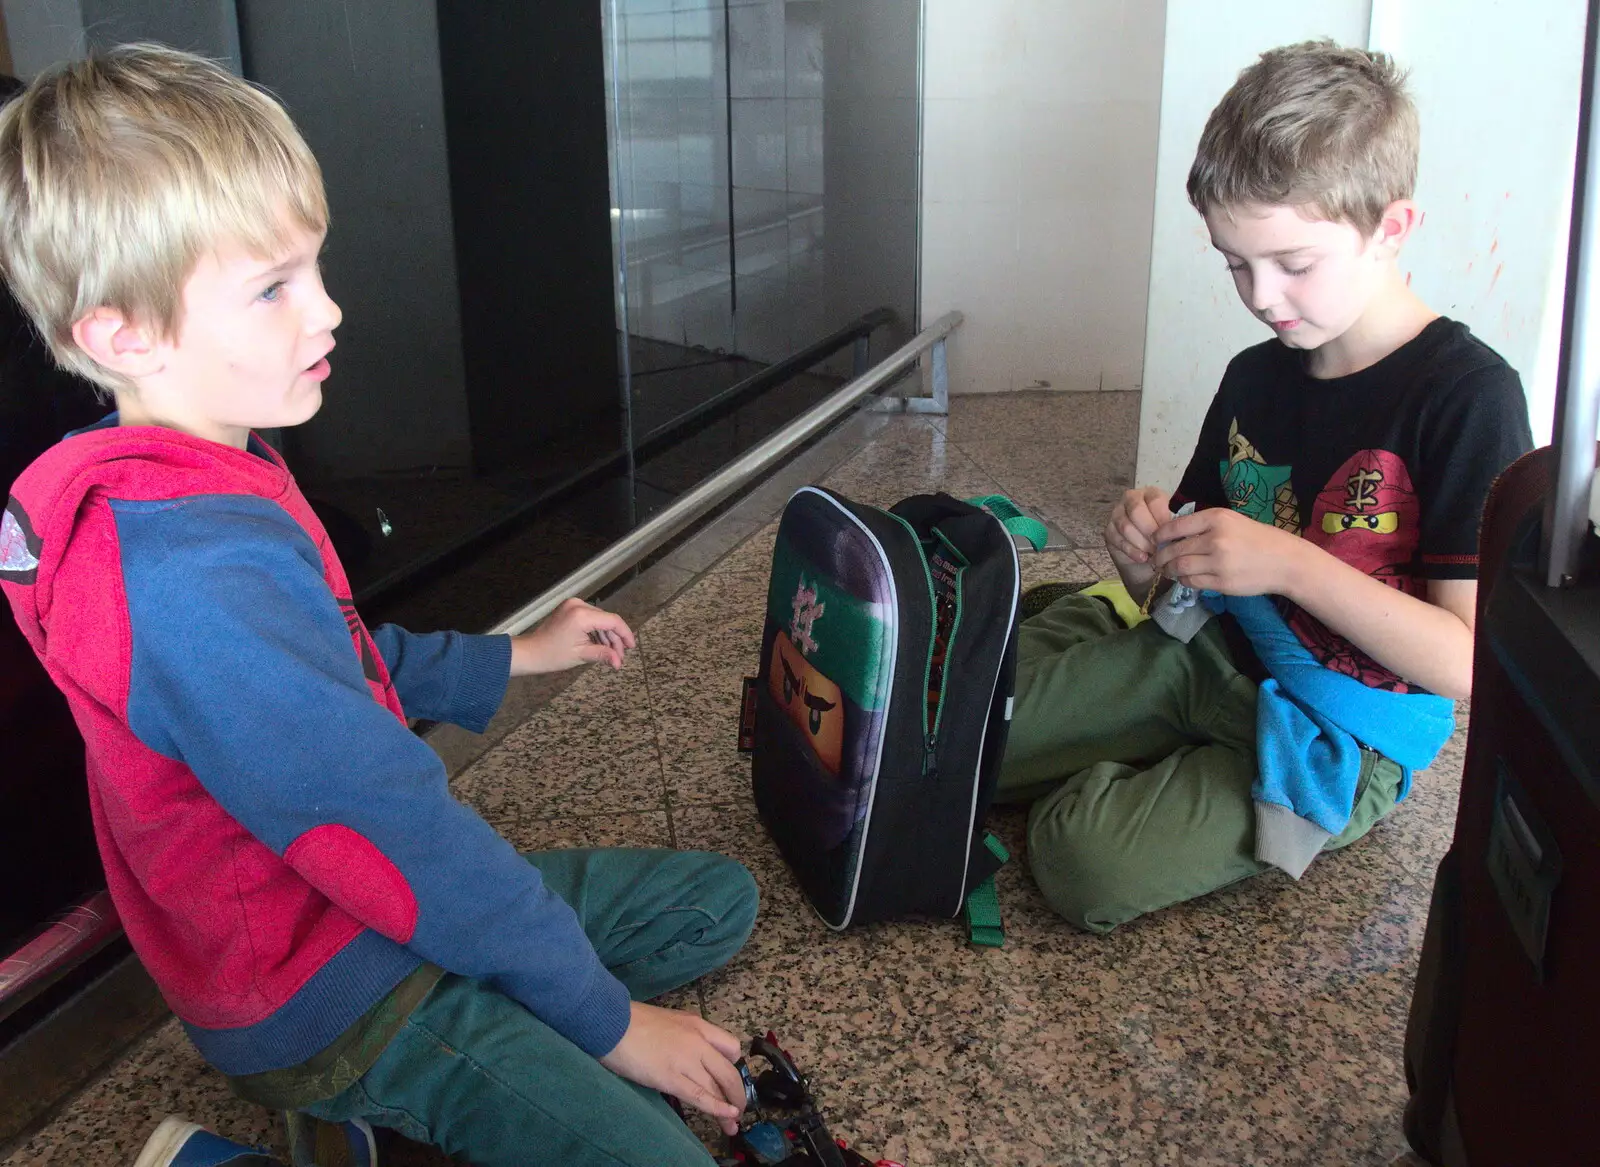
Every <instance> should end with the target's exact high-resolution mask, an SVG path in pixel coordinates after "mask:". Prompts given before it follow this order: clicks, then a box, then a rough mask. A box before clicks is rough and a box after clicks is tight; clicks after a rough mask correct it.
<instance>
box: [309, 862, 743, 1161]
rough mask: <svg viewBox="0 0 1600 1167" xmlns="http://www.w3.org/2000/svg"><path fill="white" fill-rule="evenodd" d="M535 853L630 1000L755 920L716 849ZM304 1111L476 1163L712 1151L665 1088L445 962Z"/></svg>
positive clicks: (690, 969) (739, 876)
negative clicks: (372, 1051) (334, 1090)
mask: <svg viewBox="0 0 1600 1167" xmlns="http://www.w3.org/2000/svg"><path fill="white" fill-rule="evenodd" d="M527 860H528V862H530V863H532V864H533V865H534V866H535V867H537V868H538V869H539V874H540V876H541V877H542V878H543V879H544V883H545V886H546V887H548V888H549V889H550V890H551V891H553V892H555V893H556V894H557V895H559V896H560V897H561V898H562V899H564V900H566V901H567V903H569V904H570V905H572V908H573V910H574V911H576V912H577V914H578V919H579V920H580V921H582V923H583V928H584V931H585V932H586V933H587V934H588V936H589V939H590V940H591V941H592V942H593V943H594V946H595V950H596V951H597V952H599V954H600V959H601V960H602V961H603V962H604V963H605V964H606V966H607V967H608V968H610V970H611V971H612V972H613V973H615V974H616V976H617V977H618V979H620V980H621V981H622V983H623V984H624V985H626V986H627V987H628V991H629V993H630V994H632V996H633V998H634V999H635V1000H645V999H648V998H651V997H655V996H658V995H659V994H661V993H664V992H666V991H667V990H668V989H672V988H675V987H677V986H679V985H683V984H687V983H688V982H689V981H692V980H694V979H695V978H696V977H698V976H700V975H701V974H702V973H706V972H709V971H710V970H712V969H714V968H717V967H718V966H720V965H722V964H723V963H725V962H726V961H727V960H728V959H729V958H730V957H731V956H733V954H734V953H736V952H738V951H739V948H740V946H741V945H743V943H744V941H745V938H746V937H747V936H748V935H749V934H750V929H751V927H752V925H753V924H754V923H755V918H756V906H757V892H756V885H755V881H754V880H753V879H751V878H750V873H749V872H747V871H746V870H745V869H744V868H743V867H741V866H740V865H739V864H738V863H736V862H734V861H733V860H732V859H728V858H725V857H724V856H721V855H711V854H707V853H704V852H694V851H663V850H597V851H543V852H535V853H533V854H530V855H528V856H527ZM305 1110H306V1113H308V1114H312V1115H314V1116H316V1117H317V1118H321V1119H326V1120H329V1121H333V1122H342V1121H345V1120H348V1119H352V1118H364V1119H366V1120H367V1121H368V1122H370V1123H372V1124H373V1125H374V1126H384V1127H390V1128H392V1129H394V1130H398V1131H399V1132H400V1133H401V1134H403V1135H405V1136H406V1137H407V1138H410V1139H414V1140H416V1141H417V1142H423V1143H432V1144H434V1145H435V1146H438V1147H442V1148H443V1149H444V1150H445V1151H446V1152H448V1153H449V1154H450V1155H452V1156H456V1157H459V1158H460V1159H461V1160H462V1161H464V1162H468V1163H473V1164H476V1167H529V1165H531V1164H544V1163H549V1164H561V1165H562V1167H579V1165H585V1167H587V1165H590V1164H596V1165H598V1164H606V1165H621V1164H630V1165H632V1164H638V1165H639V1167H644V1165H646V1164H648V1165H649V1167H680V1165H681V1167H688V1165H691V1164H692V1165H694V1167H706V1165H709V1164H710V1163H711V1162H712V1159H711V1156H710V1154H709V1153H708V1152H707V1151H706V1149H705V1147H704V1146H703V1145H702V1144H701V1142H700V1140H699V1139H698V1138H696V1137H695V1136H694V1135H693V1134H691V1133H690V1131H689V1128H688V1127H686V1126H685V1125H684V1123H683V1120H682V1119H680V1118H679V1117H678V1116H677V1115H676V1114H674V1113H673V1111H672V1108H671V1107H669V1106H668V1105H667V1104H666V1102H665V1101H664V1100H663V1099H662V1097H661V1095H660V1094H658V1093H656V1092H655V1091H653V1090H647V1089H645V1088H644V1087H642V1086H636V1085H635V1084H634V1083H632V1082H629V1081H627V1080H626V1079H624V1078H620V1077H618V1076H617V1075H615V1074H613V1073H612V1072H611V1071H610V1070H607V1069H606V1068H605V1067H604V1066H602V1065H601V1064H600V1063H599V1062H597V1061H596V1060H595V1059H594V1058H593V1057H591V1056H590V1055H588V1054H586V1053H584V1052H583V1051H582V1050H581V1049H579V1048H578V1047H577V1046H575V1045H573V1044H572V1043H571V1042H570V1041H568V1040H567V1039H566V1038H564V1037H562V1036H561V1035H560V1034H558V1033H557V1032H556V1031H555V1030H553V1029H551V1028H550V1027H549V1026H548V1025H546V1024H545V1023H544V1022H542V1021H540V1020H539V1019H538V1018H537V1017H535V1016H534V1015H533V1014H532V1013H529V1012H528V1011H527V1010H526V1009H524V1008H523V1007H522V1006H521V1005H519V1004H517V1003H516V1002H515V1001H512V1000H511V999H510V998H509V997H505V996H503V995H502V994H500V993H498V992H496V991H495V990H494V989H491V988H488V987H486V986H484V985H482V984H480V983H479V982H477V981H474V980H471V979H469V978H467V977H459V976H452V975H446V976H445V977H444V979H443V980H441V981H440V982H439V984H438V985H437V986H435V987H434V989H433V991H432V993H430V994H429V995H428V996H427V997H426V998H425V999H424V1000H423V1002H422V1003H421V1004H420V1005H418V1006H417V1008H416V1010H415V1011H413V1013H412V1014H411V1016H410V1018H409V1019H408V1020H407V1022H406V1023H405V1025H404V1027H403V1028H402V1029H401V1030H400V1032H399V1033H398V1034H396V1035H395V1037H394V1039H393V1040H392V1041H390V1043H389V1044H388V1046H387V1047H385V1049H384V1052H383V1054H382V1055H381V1056H380V1057H379V1059H378V1062H377V1064H376V1065H374V1066H373V1067H372V1069H370V1070H368V1071H367V1072H366V1073H365V1074H364V1075H362V1077H361V1078H360V1079H359V1080H358V1081H357V1082H356V1083H355V1084H354V1085H353V1086H351V1087H350V1088H349V1089H348V1090H346V1091H344V1092H343V1093H342V1094H339V1095H338V1096H336V1097H334V1098H331V1099H328V1100H327V1101H325V1102H319V1103H317V1104H315V1105H313V1106H308V1107H306V1108H305Z"/></svg>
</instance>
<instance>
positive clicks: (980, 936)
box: [967, 835, 1011, 948]
mask: <svg viewBox="0 0 1600 1167" xmlns="http://www.w3.org/2000/svg"><path fill="white" fill-rule="evenodd" d="M983 845H984V846H985V847H987V848H988V849H989V854H990V855H992V856H993V857H994V858H995V860H996V861H997V862H996V864H995V866H997V867H998V866H999V865H1000V864H1001V863H1004V862H1005V861H1006V860H1008V859H1010V858H1011V852H1010V851H1007V850H1006V847H1005V844H1004V843H1002V842H1001V841H1000V840H999V839H997V838H995V837H994V836H993V835H985V836H984V837H983ZM967 939H968V940H970V941H972V943H974V944H979V945H982V946H983V947H985V948H1000V947H1002V946H1004V944H1005V942H1006V929H1005V925H1004V924H1003V923H1001V920H1000V897H999V895H998V894H997V893H996V892H995V890H994V876H993V874H991V875H989V877H988V878H986V879H985V880H984V881H983V882H982V883H980V884H979V885H978V886H977V887H975V888H973V889H972V890H971V891H970V892H968V893H967Z"/></svg>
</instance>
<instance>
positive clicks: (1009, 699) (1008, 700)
mask: <svg viewBox="0 0 1600 1167" xmlns="http://www.w3.org/2000/svg"><path fill="white" fill-rule="evenodd" d="M1016 703H1017V699H1016V698H1015V697H1007V698H1006V720H1007V721H1010V720H1011V707H1012V706H1013V705H1015V704H1016Z"/></svg>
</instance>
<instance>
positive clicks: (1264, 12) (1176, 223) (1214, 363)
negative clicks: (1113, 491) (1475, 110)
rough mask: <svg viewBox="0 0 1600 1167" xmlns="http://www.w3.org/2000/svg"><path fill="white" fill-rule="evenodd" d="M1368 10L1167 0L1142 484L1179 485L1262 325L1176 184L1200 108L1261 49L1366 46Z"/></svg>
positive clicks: (1352, 4) (1336, 4) (1338, 4)
mask: <svg viewBox="0 0 1600 1167" xmlns="http://www.w3.org/2000/svg"><path fill="white" fill-rule="evenodd" d="M1370 12H1371V0H1302V2H1300V3H1297V4H1263V3H1261V2H1260V0H1168V3H1167V27H1166V60H1165V62H1164V65H1163V69H1162V75H1161V92H1162V100H1161V136H1160V145H1159V147H1158V150H1157V161H1156V185H1155V231H1154V239H1153V247H1152V258H1151V264H1150V286H1149V292H1150V296H1149V325H1148V331H1147V333H1146V336H1145V340H1144V398H1143V402H1142V406H1141V411H1140V420H1139V463H1138V470H1137V472H1136V477H1137V480H1138V481H1139V482H1140V483H1151V484H1155V485H1159V486H1163V487H1165V488H1166V489H1168V490H1171V489H1173V488H1174V487H1176V486H1177V484H1178V479H1179V478H1180V477H1181V476H1182V474H1183V468H1184V467H1185V466H1186V465H1187V464H1188V461H1189V455H1190V454H1191V453H1192V452H1193V450H1194V440H1195V435H1196V434H1197V433H1198V432H1199V429H1200V420H1201V418H1202V417H1204V416H1205V411H1206V406H1207V405H1209V404H1210V402H1211V397H1212V394H1214V393H1215V392H1216V389H1217V382H1218V381H1220V380H1221V378H1222V371H1223V369H1225V368H1226V367H1227V364H1228V359H1229V358H1230V357H1231V356H1233V354H1234V353H1236V352H1238V351H1239V350H1240V349H1242V348H1245V347H1246V346H1248V345H1252V344H1256V343H1258V342H1260V341H1263V340H1266V339H1267V337H1268V335H1269V334H1268V332H1267V329H1266V328H1265V327H1264V326H1263V325H1262V324H1261V323H1260V322H1259V321H1257V320H1256V319H1255V318H1254V317H1252V316H1251V315H1250V314H1249V313H1248V312H1247V311H1246V310H1245V307H1244V305H1243V304H1241V303H1240V302H1239V297H1238V294H1237V293H1236V292H1235V291H1234V289H1233V280H1232V279H1231V278H1230V277H1229V276H1228V273H1227V271H1226V270H1225V267H1224V264H1223V261H1222V257H1221V256H1219V255H1218V254H1217V253H1216V252H1215V251H1214V250H1212V247H1211V240H1210V237H1209V236H1208V235H1207V234H1206V229H1205V224H1204V223H1203V222H1202V221H1201V219H1200V216H1199V215H1198V214H1196V213H1195V210H1194V208H1193V207H1191V206H1190V205H1189V196H1188V194H1187V192H1186V190H1185V183H1186V182H1187V180H1188V177H1189V166H1190V164H1191V163H1193V162H1194V151H1195V146H1196V145H1197V144H1198V143H1199V141H1200V131H1201V130H1202V129H1203V128H1204V127H1205V122H1206V117H1207V116H1208V115H1209V114H1210V112H1211V110H1212V108H1213V107H1214V106H1215V105H1216V104H1217V101H1218V100H1219V99H1220V98H1221V97H1222V95H1223V94H1224V93H1225V92H1227V89H1228V86H1230V85H1232V84H1233V82H1234V79H1235V78H1236V77H1238V75H1239V71H1240V70H1241V69H1243V68H1244V67H1245V66H1246V65H1249V64H1250V63H1251V62H1252V61H1254V60H1255V59H1256V58H1257V57H1259V56H1260V55H1261V54H1262V53H1263V52H1265V51H1266V50H1267V49H1270V48H1273V47H1274V46H1277V45H1283V44H1292V43H1294V42H1295V41H1303V40H1309V39H1311V38H1313V37H1320V36H1329V37H1332V38H1333V39H1334V40H1337V41H1339V42H1340V43H1342V44H1365V43H1366V40H1367V26H1368V21H1369V17H1370Z"/></svg>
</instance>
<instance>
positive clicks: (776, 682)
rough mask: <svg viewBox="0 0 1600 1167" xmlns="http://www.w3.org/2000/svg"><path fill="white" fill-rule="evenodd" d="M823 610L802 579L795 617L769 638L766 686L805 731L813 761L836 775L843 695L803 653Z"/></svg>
mask: <svg viewBox="0 0 1600 1167" xmlns="http://www.w3.org/2000/svg"><path fill="white" fill-rule="evenodd" d="M826 611H827V605H826V604H819V603H817V589H816V587H815V586H814V585H813V586H812V587H809V588H808V587H806V586H805V581H804V579H802V580H801V582H800V585H799V587H798V588H796V595H795V600H794V619H793V620H792V621H791V622H790V625H789V628H788V629H787V630H783V631H779V632H778V634H777V635H776V636H774V637H773V640H772V657H771V659H770V660H769V661H768V662H767V688H768V691H769V692H771V694H772V699H773V700H774V701H776V702H777V703H778V707H779V708H780V709H782V710H783V711H784V713H785V714H787V715H788V717H789V720H790V721H792V722H793V723H794V724H795V727H796V728H797V729H799V730H800V731H801V732H802V733H804V734H805V735H806V740H807V742H808V744H809V745H810V746H811V750H812V752H813V753H814V754H815V755H816V758H817V761H818V762H820V763H822V766H823V768H824V769H825V770H827V771H828V773H830V774H832V775H833V776H834V777H838V775H839V763H840V757H841V754H842V752H843V749H844V695H843V694H842V693H841V692H840V691H839V686H838V685H836V684H834V683H833V682H832V681H831V680H829V679H828V678H827V677H825V676H823V675H822V674H821V673H820V672H818V671H817V670H816V668H814V667H813V666H812V665H811V663H810V662H809V661H807V660H806V657H805V653H806V652H815V651H816V648H817V642H816V638H815V636H814V634H813V629H814V628H815V625H816V622H817V620H818V619H820V618H821V617H822V616H823V615H824V614H826ZM791 634H793V635H792V636H791ZM796 640H798V643H796Z"/></svg>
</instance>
